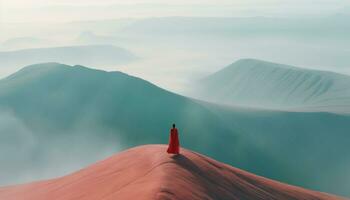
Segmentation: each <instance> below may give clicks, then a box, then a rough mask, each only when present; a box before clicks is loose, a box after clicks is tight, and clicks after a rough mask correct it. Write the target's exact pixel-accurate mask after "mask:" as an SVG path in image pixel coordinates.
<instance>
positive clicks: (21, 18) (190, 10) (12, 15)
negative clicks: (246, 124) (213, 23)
mask: <svg viewBox="0 0 350 200" xmlns="http://www.w3.org/2000/svg"><path fill="white" fill-rule="evenodd" d="M348 8H349V1H346V0H308V1H305V0H215V1H214V0H202V1H197V0H176V1H175V0H171V1H164V0H132V1H122V0H102V1H101V0H75V1H68V0H50V1H47V0H26V1H23V0H0V21H2V22H38V21H45V22H47V21H48V22H60V21H79V20H94V19H110V18H134V17H162V16H217V17H232V16H261V15H264V16H297V15H299V16H300V15H309V16H315V15H328V14H334V13H338V12H343V11H346V10H348Z"/></svg>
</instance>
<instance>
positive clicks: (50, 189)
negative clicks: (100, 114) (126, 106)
mask: <svg viewBox="0 0 350 200" xmlns="http://www.w3.org/2000/svg"><path fill="white" fill-rule="evenodd" d="M166 148H167V147H166V146H165V145H146V146H140V147H136V148H132V149H128V150H126V151H124V152H121V153H120V154H117V155H114V156H111V157H110V158H108V159H105V160H103V161H100V162H97V163H95V164H93V165H91V166H89V167H87V168H85V169H83V170H80V171H77V172H75V173H72V174H69V175H67V176H64V177H60V178H57V179H51V180H44V181H37V182H33V183H28V184H23V185H17V186H9V187H2V188H1V187H0V199H6V200H18V199H26V200H46V199H47V197H50V199H51V200H71V199H80V200H96V199H107V200H112V199H118V200H129V199H140V200H154V199H157V200H167V199H172V200H183V199H191V200H203V199H279V200H289V199H303V200H314V199H318V200H336V199H338V200H341V199H343V198H341V197H337V196H334V195H330V194H326V193H321V192H317V191H311V190H306V189H303V188H300V187H295V186H291V185H287V184H283V183H280V182H277V181H273V180H270V179H266V178H263V177H261V176H256V175H254V174H251V173H248V172H245V171H243V170H240V169H237V168H234V167H231V166H229V165H226V164H223V163H220V162H218V161H216V160H213V159H211V158H209V157H206V156H204V155H201V154H199V153H196V152H193V151H190V150H187V149H181V154H180V155H170V154H167V153H166ZM344 200H345V199H344Z"/></svg>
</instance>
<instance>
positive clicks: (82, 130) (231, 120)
mask: <svg viewBox="0 0 350 200" xmlns="http://www.w3.org/2000/svg"><path fill="white" fill-rule="evenodd" d="M0 111H1V112H0V159H1V160H0V162H1V163H2V164H1V165H0V172H1V173H0V181H1V183H0V184H2V185H3V184H13V183H19V182H27V181H32V180H36V179H39V178H40V179H42V178H49V177H50V178H52V177H56V176H60V175H64V174H66V173H68V172H71V171H75V170H77V169H80V168H82V167H84V166H87V165H88V164H91V163H93V162H95V161H96V160H99V159H101V158H104V157H106V156H109V155H111V154H112V153H113V152H116V151H120V150H122V149H125V148H128V147H132V146H137V145H141V144H150V143H166V142H167V141H168V131H169V127H170V125H171V124H172V123H173V122H175V123H176V124H177V126H178V127H179V129H180V138H181V144H182V145H183V146H184V147H188V148H191V149H193V150H195V151H198V152H200V153H203V154H206V155H208V156H210V157H213V158H215V159H217V160H220V161H222V162H225V163H229V164H232V165H234V166H237V167H239V168H242V169H245V170H248V171H250V172H253V173H255V174H258V175H262V176H265V177H269V178H273V179H275V180H279V181H283V182H287V183H289V184H293V185H298V186H303V187H306V188H310V189H315V190H319V191H324V192H330V193H334V194H340V195H344V196H346V195H347V196H350V194H349V191H350V190H349V188H348V187H347V186H348V185H349V184H350V183H349V180H350V179H349V177H347V176H346V174H348V173H347V172H348V166H349V163H350V160H349V157H348V155H347V152H349V145H348V144H347V142H346V141H348V139H349V137H348V132H349V131H350V127H349V126H348V124H349V123H350V117H349V116H347V115H338V114H331V113H316V112H310V113H304V112H282V111H271V110H258V109H243V108H231V107H222V106H218V105H214V104H208V103H205V102H201V101H197V100H194V99H190V98H187V97H184V96H181V95H177V94H174V93H171V92H169V91H166V90H163V89H161V88H159V87H157V86H155V85H153V84H151V83H149V82H147V81H145V80H142V79H140V78H136V77H133V76H129V75H127V74H124V73H121V72H106V71H101V70H94V69H89V68H86V67H83V66H79V65H78V66H69V65H63V64H59V63H43V64H37V65H31V66H28V67H25V68H23V69H22V70H20V71H18V72H17V73H14V74H12V75H11V76H9V77H7V78H5V79H2V80H0ZM13 174H16V176H14V175H13ZM344 174H345V175H344Z"/></svg>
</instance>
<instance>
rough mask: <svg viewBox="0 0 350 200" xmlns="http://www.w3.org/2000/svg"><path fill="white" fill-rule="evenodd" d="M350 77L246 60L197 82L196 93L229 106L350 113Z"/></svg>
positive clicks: (194, 93)
mask: <svg viewBox="0 0 350 200" xmlns="http://www.w3.org/2000/svg"><path fill="white" fill-rule="evenodd" d="M349 86H350V77H349V76H346V75H342V74H337V73H333V72H326V71H317V70H307V69H301V68H297V67H293V66H288V65H282V64H276V63H271V62H266V61H261V60H254V59H243V60H239V61H237V62H235V63H233V64H231V65H230V66H228V67H226V68H224V69H222V70H220V71H218V72H216V73H214V74H212V75H210V76H208V77H205V78H204V79H203V80H201V81H200V82H199V83H198V84H196V86H195V89H194V90H193V91H194V92H193V95H194V96H196V97H198V98H200V99H205V100H209V101H213V102H217V103H221V104H226V105H243V106H249V107H262V108H274V109H287V110H301V111H326V112H346V113H348V112H350V89H349V88H350V87H349Z"/></svg>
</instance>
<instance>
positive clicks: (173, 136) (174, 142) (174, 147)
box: [167, 124, 180, 154]
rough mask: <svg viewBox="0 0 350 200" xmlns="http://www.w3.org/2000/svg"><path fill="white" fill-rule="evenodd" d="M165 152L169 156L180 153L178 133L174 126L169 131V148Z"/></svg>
mask: <svg viewBox="0 0 350 200" xmlns="http://www.w3.org/2000/svg"><path fill="white" fill-rule="evenodd" d="M167 152H168V153H171V154H179V153H180V142H179V133H178V131H177V128H175V124H173V128H172V129H171V130H170V138H169V147H168V150H167Z"/></svg>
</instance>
